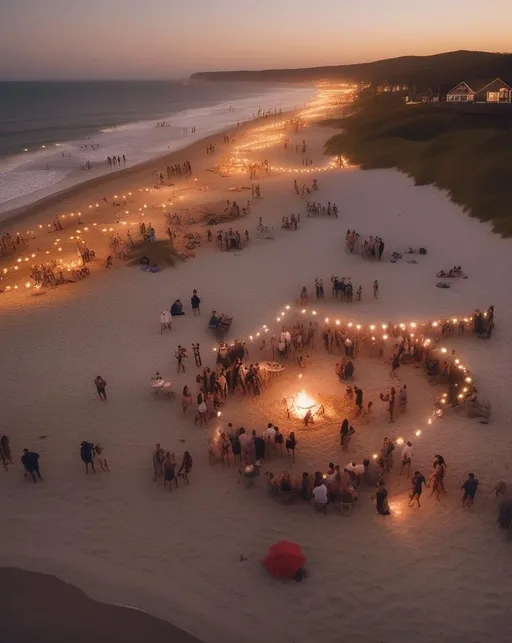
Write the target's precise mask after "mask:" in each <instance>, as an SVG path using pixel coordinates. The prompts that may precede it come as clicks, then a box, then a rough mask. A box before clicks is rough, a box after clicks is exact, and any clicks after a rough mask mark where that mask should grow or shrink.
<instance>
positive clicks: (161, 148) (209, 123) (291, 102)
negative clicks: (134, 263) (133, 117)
mask: <svg viewBox="0 0 512 643" xmlns="http://www.w3.org/2000/svg"><path fill="white" fill-rule="evenodd" d="M287 89H288V94H286V95H283V94H279V95H278V98H277V100H278V103H277V107H276V109H279V108H281V109H282V110H283V112H288V111H294V110H296V109H299V108H300V107H301V106H303V104H304V101H306V102H308V101H310V100H312V99H313V98H314V96H315V94H316V91H315V88H314V87H312V86H311V87H309V88H306V87H305V86H303V85H296V86H288V88H287ZM299 90H302V92H301V95H300V96H299V95H298V94H297V91H299ZM305 91H307V94H305V93H304V92H305ZM293 92H295V94H293ZM275 96H276V94H275V93H274V90H273V88H272V91H270V89H269V90H268V91H267V93H265V94H264V95H262V96H259V95H255V96H253V94H252V93H251V94H250V95H249V96H247V97H240V98H236V99H235V104H236V105H237V107H236V109H234V110H233V113H232V114H230V115H228V114H227V111H226V110H224V111H223V110H222V109H221V111H220V112H219V109H220V108H221V107H222V106H224V105H225V100H224V99H223V100H217V101H215V102H214V103H212V104H211V105H209V106H208V107H207V109H209V110H210V111H209V112H208V113H209V116H210V120H208V118H206V117H207V116H208V114H206V115H205V114H204V113H202V112H201V110H203V112H204V110H205V109H206V108H191V109H188V110H187V109H183V110H181V111H180V110H178V111H177V112H175V113H172V114H171V115H169V116H167V117H166V118H168V119H170V121H171V124H169V127H171V130H169V131H170V132H171V134H170V136H171V139H170V140H167V139H166V140H165V141H164V140H162V139H161V137H157V139H158V140H157V139H155V136H154V134H152V133H151V132H152V131H153V130H152V129H151V128H149V129H147V128H146V129H144V128H142V129H140V128H139V129H137V128H135V130H131V129H129V130H128V133H130V136H129V137H128V138H127V139H126V136H124V135H123V140H125V139H126V141H125V146H124V147H123V146H122V141H121V148H120V149H118V153H119V154H124V153H125V152H126V155H127V158H128V163H129V165H128V167H126V166H125V167H124V168H123V169H119V170H117V168H114V171H115V172H114V173H115V174H121V173H122V172H124V170H125V169H133V168H137V167H139V166H142V165H145V164H147V163H149V164H150V163H152V162H154V161H155V159H160V158H167V157H168V156H169V155H171V154H173V153H174V152H179V151H180V150H184V149H186V148H188V147H190V146H192V145H194V143H197V142H200V141H202V140H206V139H209V138H210V137H212V136H217V135H218V134H220V133H222V132H226V131H228V130H231V129H233V128H235V127H237V122H238V123H239V124H240V126H243V125H245V124H249V123H251V122H253V121H254V120H257V118H255V113H256V107H255V105H256V103H254V105H252V104H251V105H248V104H247V101H251V100H256V99H261V100H259V101H258V104H260V103H261V104H266V102H267V101H273V100H274V97H275ZM236 101H238V103H237V102H236ZM228 102H229V101H228ZM231 102H232V101H231ZM253 108H254V109H253ZM194 110H195V111H198V114H197V115H196V116H195V117H194V118H197V119H198V121H199V123H197V124H198V125H199V128H198V130H197V131H195V132H194V131H190V132H186V133H184V131H183V127H182V125H187V126H189V127H187V128H186V129H187V130H188V129H190V122H189V120H190V118H192V117H193V116H192V114H191V115H188V114H189V112H191V113H192V112H194ZM235 112H236V114H235ZM162 118H163V117H162ZM205 118H206V120H205ZM173 119H174V120H173ZM180 119H181V120H180ZM187 119H189V120H187ZM156 120H157V119H153V121H154V122H153V121H152V120H151V119H150V120H149V121H147V120H144V119H142V120H139V121H127V122H126V123H125V124H124V125H123V124H122V123H121V124H120V125H119V126H120V127H121V128H122V127H123V126H127V127H130V126H132V125H137V124H139V125H140V124H144V123H149V124H151V123H152V122H153V125H155V124H156ZM193 124H194V123H193ZM194 125H195V124H194ZM180 128H181V129H180ZM110 129H111V130H112V132H117V131H120V132H122V129H121V130H117V125H116V126H114V127H112V128H110ZM192 129H193V130H194V129H195V127H194V128H192ZM101 131H102V130H98V132H96V134H97V135H99V134H100V133H101ZM107 131H108V130H105V132H107ZM132 131H135V132H139V134H138V135H139V136H140V134H141V133H142V132H146V134H144V136H145V137H146V138H145V139H144V140H142V141H141V140H139V139H136V140H135V142H136V143H137V141H138V147H137V146H136V147H135V148H133V149H134V150H135V153H134V154H133V153H131V152H133V150H132V149H131V146H133V144H134V143H133V137H132V135H131V132H132ZM91 136H92V135H91ZM91 136H89V137H84V138H78V139H76V140H74V139H70V140H69V141H67V140H59V143H58V144H57V146H61V148H62V149H63V150H64V152H65V151H66V150H69V151H71V154H73V155H76V154H78V157H77V158H76V159H75V161H76V163H77V165H76V166H75V165H74V164H73V165H72V166H70V165H69V163H66V162H64V165H62V162H63V161H62V159H60V157H59V160H56V159H55V158H53V157H51V154H52V153H53V152H55V150H53V152H52V144H50V143H47V144H46V145H43V146H42V147H43V148H46V147H48V149H45V150H43V151H44V152H49V153H50V157H51V158H49V159H48V160H49V163H50V166H51V167H50V168H48V167H47V169H51V170H52V172H54V173H56V174H57V176H55V177H53V178H52V177H49V180H50V183H49V184H47V179H48V177H46V178H45V179H43V178H42V175H44V174H46V173H45V171H44V167H43V166H41V167H39V166H37V167H35V166H33V164H30V163H29V162H28V161H27V163H29V164H28V165H26V164H24V163H23V162H22V160H23V157H24V155H23V153H22V152H20V153H18V154H15V155H8V156H6V157H2V158H0V165H1V164H2V161H7V166H6V167H5V168H4V167H3V166H2V172H1V173H0V178H1V176H2V175H3V174H4V171H5V174H6V176H8V175H9V174H10V173H11V168H10V167H9V163H8V162H9V160H10V159H11V160H14V159H15V158H18V157H19V160H20V162H21V166H19V163H14V166H13V168H12V172H16V171H21V172H22V174H24V175H25V174H26V177H23V178H22V177H21V176H20V178H19V179H18V180H19V181H21V184H20V185H22V184H23V183H25V186H26V185H27V182H31V180H32V179H31V176H30V175H31V173H32V172H35V175H38V174H41V179H40V180H39V184H40V185H39V186H37V185H34V186H31V187H34V188H35V189H32V191H30V192H28V193H26V192H25V191H24V190H23V189H20V190H19V192H18V195H16V190H15V192H14V193H13V196H12V198H11V197H10V198H9V199H8V200H7V201H3V202H1V203H0V222H3V221H4V220H7V219H9V218H11V213H12V212H15V213H16V212H17V211H18V210H21V209H24V208H27V207H28V206H30V205H36V204H37V203H39V202H40V201H45V200H46V199H47V198H48V197H52V196H56V195H59V194H61V193H62V192H65V191H66V190H68V189H71V188H73V187H76V186H78V185H84V184H87V183H89V182H91V181H94V180H96V179H99V178H101V177H104V176H111V175H112V171H111V169H112V168H110V169H109V168H107V166H106V165H105V163H104V158H103V156H101V154H100V156H101V158H98V154H97V153H96V152H92V154H93V156H92V157H90V158H89V159H88V160H90V161H91V162H92V170H91V171H85V172H84V171H83V167H82V171H81V170H80V169H79V167H78V163H79V162H80V164H81V165H83V164H84V163H85V160H86V157H85V156H83V153H82V152H83V151H81V150H79V148H78V143H80V142H81V141H82V142H88V141H89V140H90V139H91ZM116 137H117V134H116ZM148 137H149V138H148ZM198 137H199V138H198ZM109 141H110V143H112V141H111V140H110V139H109V140H108V141H103V142H102V143H101V146H105V145H107V146H108V144H109ZM113 144H114V146H115V147H117V146H119V145H120V143H119V139H118V138H115V139H114V141H113ZM126 145H127V146H128V149H126ZM80 147H82V146H80ZM25 151H31V152H36V153H37V152H41V151H42V150H40V149H36V150H25ZM64 152H63V156H65V154H64ZM71 154H67V155H66V156H69V157H70V158H71ZM80 154H82V156H80ZM45 160H46V156H44V157H42V159H41V161H42V162H43V161H45ZM52 160H53V162H52ZM43 165H44V163H43ZM52 172H49V174H52ZM59 175H60V176H59ZM36 184H37V181H36ZM15 185H16V180H15ZM6 189H7V188H6ZM4 196H7V192H6V193H5V195H4Z"/></svg>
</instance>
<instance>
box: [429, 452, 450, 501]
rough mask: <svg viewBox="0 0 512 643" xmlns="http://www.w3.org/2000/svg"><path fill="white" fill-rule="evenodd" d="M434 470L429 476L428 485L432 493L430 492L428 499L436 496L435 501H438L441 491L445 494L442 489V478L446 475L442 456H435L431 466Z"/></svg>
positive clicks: (444, 490)
mask: <svg viewBox="0 0 512 643" xmlns="http://www.w3.org/2000/svg"><path fill="white" fill-rule="evenodd" d="M433 467H434V470H433V471H432V474H431V476H430V485H431V487H432V491H431V492H430V497H432V496H433V495H434V494H436V499H437V500H439V496H440V494H441V491H442V492H443V493H444V494H446V489H445V488H444V478H445V475H446V462H445V460H444V458H443V456H442V455H436V457H435V459H434V464H433Z"/></svg>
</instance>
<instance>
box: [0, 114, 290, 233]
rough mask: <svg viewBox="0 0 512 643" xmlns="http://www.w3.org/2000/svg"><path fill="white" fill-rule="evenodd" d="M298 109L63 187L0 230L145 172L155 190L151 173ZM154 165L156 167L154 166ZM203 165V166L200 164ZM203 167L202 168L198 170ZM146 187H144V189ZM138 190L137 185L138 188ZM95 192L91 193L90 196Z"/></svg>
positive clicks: (4, 218)
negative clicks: (225, 138) (227, 137)
mask: <svg viewBox="0 0 512 643" xmlns="http://www.w3.org/2000/svg"><path fill="white" fill-rule="evenodd" d="M299 111H300V110H290V111H286V112H284V111H283V112H282V113H281V114H276V115H272V116H267V117H265V116H261V117H258V118H255V119H251V120H248V121H244V122H242V123H240V126H238V127H237V126H234V127H227V128H225V129H223V130H220V131H219V132H217V133H216V134H212V135H210V136H206V137H204V138H201V139H198V140H197V141H194V142H193V143H190V144H189V145H186V146H185V147H182V148H180V149H178V150H173V151H172V152H169V153H167V154H162V155H158V156H155V157H153V158H152V159H151V160H149V161H144V162H142V163H138V164H137V165H133V166H131V167H127V168H124V169H123V170H120V171H117V172H115V173H114V174H103V175H101V176H97V177H94V178H91V179H88V180H86V181H83V182H81V183H76V184H75V185H72V186H69V187H66V188H64V189H62V190H60V191H59V192H55V193H54V194H50V195H48V196H45V197H42V198H40V199H38V200H37V201H34V202H33V203H28V204H26V205H21V206H19V207H16V208H12V209H10V210H6V211H5V212H1V213H0V217H1V218H0V231H4V230H6V229H7V228H11V227H12V225H13V224H15V223H18V222H21V221H23V220H27V221H28V220H30V219H31V218H32V217H34V216H38V217H39V216H47V215H48V214H49V212H48V210H50V209H53V210H55V212H53V213H52V216H56V215H61V214H62V212H58V211H57V210H58V209H59V208H62V209H64V206H65V209H66V210H72V209H73V206H72V205H71V204H69V205H67V202H69V201H72V200H73V199H78V198H80V199H85V198H90V199H92V200H93V201H97V200H98V199H101V198H103V196H104V195H101V196H100V195H98V194H97V190H98V189H100V188H105V189H106V188H109V190H110V191H111V192H112V191H115V190H116V188H118V191H122V190H126V187H123V185H122V184H124V183H125V182H126V181H127V180H129V179H133V180H134V181H137V180H140V181H143V180H144V178H143V174H144V173H147V183H148V185H149V184H151V186H150V187H151V188H153V187H156V184H155V181H157V177H155V176H153V174H152V172H153V171H156V170H158V171H160V169H161V168H162V166H163V165H167V164H169V165H173V164H181V163H183V161H184V159H185V158H186V157H188V156H190V157H196V158H197V155H198V154H199V153H201V152H202V151H204V148H205V147H206V146H207V145H210V144H212V145H218V144H219V142H222V141H223V137H224V136H226V135H229V136H232V135H233V134H235V133H237V132H238V133H239V134H240V135H243V134H245V133H246V130H247V129H248V128H251V127H254V126H257V125H258V124H261V123H262V122H268V123H272V122H273V121H274V120H275V119H283V118H285V119H287V120H289V119H292V118H294V116H295V115H296V114H297V113H298V112H299ZM225 152H226V150H219V151H216V152H215V153H214V154H212V155H211V157H207V158H210V159H211V158H215V159H218V158H219V156H220V155H222V154H223V153H225ZM201 160H204V155H201V156H200V157H199V161H201ZM155 165H157V166H158V167H155ZM201 165H202V164H201ZM202 170H203V168H201V171H202ZM195 175H196V172H193V175H192V176H195ZM174 178H175V179H176V180H183V178H182V177H174ZM168 185H169V184H168V183H165V184H164V185H163V186H158V187H159V188H160V187H162V188H163V187H168ZM146 187H147V186H146ZM137 188H140V185H138V186H137ZM92 192H94V194H92Z"/></svg>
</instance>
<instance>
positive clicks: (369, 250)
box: [345, 230, 384, 261]
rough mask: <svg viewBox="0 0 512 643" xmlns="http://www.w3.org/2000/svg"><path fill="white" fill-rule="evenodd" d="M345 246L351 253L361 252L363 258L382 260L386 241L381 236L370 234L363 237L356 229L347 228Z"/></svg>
mask: <svg viewBox="0 0 512 643" xmlns="http://www.w3.org/2000/svg"><path fill="white" fill-rule="evenodd" d="M345 246H346V249H347V252H350V254H360V255H361V257H362V258H363V259H378V260H379V261H381V260H382V255H383V254H384V241H383V240H382V239H381V238H380V237H372V236H370V237H369V238H368V239H364V240H362V239H361V236H360V235H359V233H358V232H356V231H355V230H347V234H346V235H345Z"/></svg>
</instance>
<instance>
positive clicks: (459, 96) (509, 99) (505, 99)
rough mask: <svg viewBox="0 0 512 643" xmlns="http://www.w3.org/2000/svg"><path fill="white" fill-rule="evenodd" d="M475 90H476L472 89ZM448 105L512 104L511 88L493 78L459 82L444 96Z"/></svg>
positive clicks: (499, 79)
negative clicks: (490, 79)
mask: <svg viewBox="0 0 512 643" xmlns="http://www.w3.org/2000/svg"><path fill="white" fill-rule="evenodd" d="M473 88H476V89H473ZM446 101H447V102H449V103H489V104H504V103H512V87H511V86H510V85H509V84H508V83H506V82H505V81H503V80H501V78H495V79H494V80H492V81H490V82H489V81H479V82H471V85H470V84H469V83H466V82H461V83H459V84H458V85H456V86H455V87H453V88H452V89H450V91H449V92H448V93H447V94H446Z"/></svg>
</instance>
